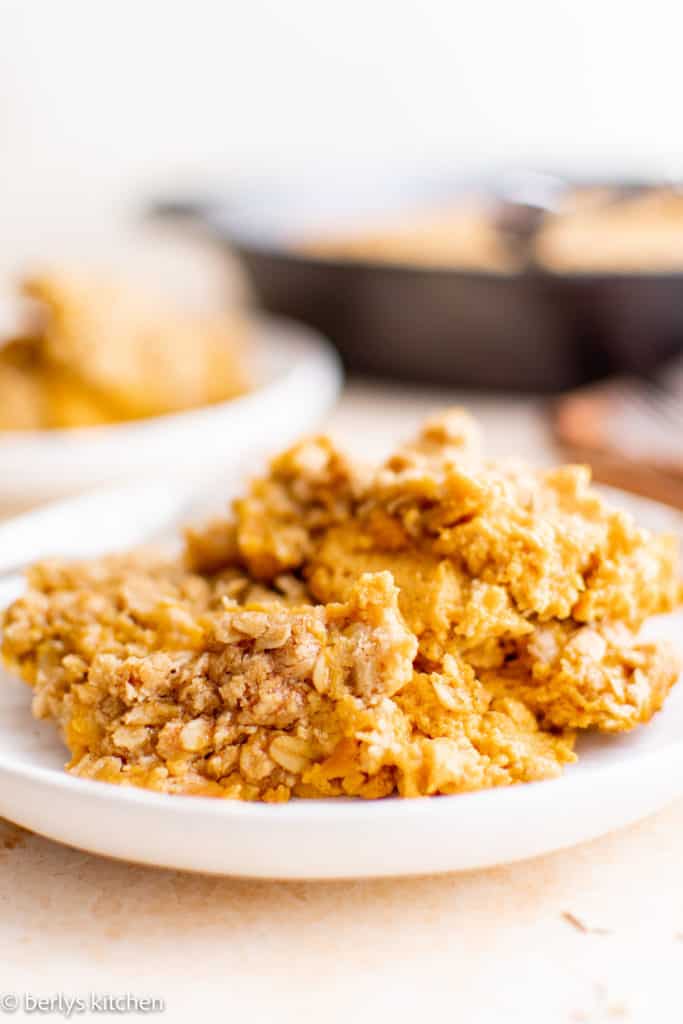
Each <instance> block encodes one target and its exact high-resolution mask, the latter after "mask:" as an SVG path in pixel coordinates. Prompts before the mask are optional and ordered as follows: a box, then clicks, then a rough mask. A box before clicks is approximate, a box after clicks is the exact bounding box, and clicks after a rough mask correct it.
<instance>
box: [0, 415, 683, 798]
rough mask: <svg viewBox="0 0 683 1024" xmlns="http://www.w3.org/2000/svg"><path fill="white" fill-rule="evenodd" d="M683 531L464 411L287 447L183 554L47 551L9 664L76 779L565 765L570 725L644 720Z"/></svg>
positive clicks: (165, 786) (395, 773)
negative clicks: (373, 444)
mask: <svg viewBox="0 0 683 1024" xmlns="http://www.w3.org/2000/svg"><path fill="white" fill-rule="evenodd" d="M679 597H680V584H679V576H678V552H677V542H676V540H675V538H674V537H673V536H668V535H655V534H652V533H650V532H648V531H647V530H643V529H639V528H638V527H637V526H636V525H635V524H634V523H633V522H632V521H631V519H630V518H629V516H628V515H626V514H625V513H622V512H620V511H617V510H614V509H612V508H611V507H610V506H609V505H607V504H606V503H605V501H604V500H603V499H602V498H601V497H600V496H599V495H598V494H597V493H596V492H595V491H593V490H592V489H591V487H590V481H589V473H588V470H587V469H585V468H584V467H581V466H563V467H560V468H555V469H532V468H529V467H527V466H525V465H522V464H518V463H516V462H515V463H512V462H502V461H494V460H489V459H486V458H484V457H483V456H482V455H481V453H480V451H479V441H478V436H477V430H476V427H475V425H474V424H473V423H472V421H471V420H470V419H469V418H468V417H467V416H466V415H465V414H464V413H462V412H460V411H458V410H453V411H450V412H448V413H446V414H443V415H441V416H439V417H436V418H434V419H432V420H430V421H428V422H427V423H426V424H425V425H424V427H423V428H422V430H421V432H420V433H419V435H418V436H417V438H416V439H415V440H413V441H412V442H409V443H407V444H405V445H404V446H403V447H401V448H399V449H398V450H397V451H396V452H395V453H394V454H393V455H392V456H391V457H390V458H389V459H387V460H386V461H385V462H384V463H383V464H382V465H380V466H379V467H377V468H375V469H368V468H365V467H361V466H356V465H355V464H353V463H352V462H350V461H349V460H348V459H347V458H346V457H345V456H344V455H343V454H342V453H341V452H340V451H338V450H337V448H336V447H335V446H334V445H333V444H332V442H330V441H329V440H328V439H326V438H314V439H310V440H305V441H302V442H300V443H299V444H297V445H295V446H294V447H293V448H292V449H290V450H289V451H287V452H285V453H284V454H282V455H280V456H279V457H278V458H276V459H275V460H274V461H273V463H272V465H271V467H270V471H269V473H268V474H267V475H266V476H265V477H263V478H261V479H257V480H256V481H254V482H253V483H252V484H251V486H250V487H249V488H248V490H247V492H246V494H245V496H244V497H243V498H241V499H239V500H237V501H236V502H235V503H234V506H233V509H232V512H231V514H230V515H228V516H226V517H225V518H222V519H218V520H215V521H213V522H211V523H209V524H208V525H206V526H205V527H203V528H200V529H192V530H190V531H188V533H187V535H186V539H185V543H184V548H183V551H182V554H181V555H180V556H177V557H173V556H170V555H169V556H163V555H159V554H155V553H152V552H149V551H137V552H133V553H131V554H130V555H125V556H111V557H106V558H101V559H99V560H95V561H88V562H71V563H65V562H57V561H52V562H44V563H42V564H39V565H37V566H35V567H34V568H33V569H31V571H30V573H29V578H28V589H27V591H26V593H25V594H24V595H23V596H21V597H20V598H19V599H18V600H16V601H15V602H14V604H12V606H11V607H10V608H9V609H8V610H7V612H6V613H5V616H4V638H3V653H4V657H5V659H6V662H7V664H8V666H9V667H10V668H11V669H13V670H14V671H16V672H17V673H18V674H20V675H21V676H22V677H23V679H25V680H26V682H28V683H29V684H30V686H31V687H32V688H33V691H34V696H33V712H34V714H35V715H36V716H37V717H39V718H51V719H53V720H54V721H55V722H56V723H57V725H58V727H59V729H60V730H61V733H62V735H63V737H64V740H65V742H66V744H67V746H68V748H69V751H70V753H71V759H70V761H69V764H68V766H67V768H68V771H70V772H71V773H73V774H74V775H78V776H80V777H83V778H89V779H99V780H103V781H107V782H114V783H120V784H124V785H135V786H143V787H147V788H149V789H153V790H157V791H161V792H166V793H184V794H200V795H206V796H216V797H230V798H238V799H245V800H265V801H272V802H276V801H284V800H287V799H289V798H290V797H332V796H360V797H366V798H375V797H384V796H389V795H390V794H399V795H401V796H404V797H412V796H422V795H432V794H455V793H462V792H466V791H471V790H477V789H482V788H486V787H491V786H505V785H510V784H512V783H516V782H527V781H534V780H540V779H549V778H554V777H556V776H558V775H559V774H561V772H562V770H563V768H564V766H565V765H567V764H568V763H570V762H572V761H573V760H575V758H576V754H575V753H574V749H573V748H574V741H575V737H576V734H577V731H579V730H583V729H597V730H601V731H604V732H608V733H615V732H621V731H624V730H629V729H632V728H634V727H636V726H640V725H643V724H644V723H647V722H648V721H649V719H650V718H651V717H652V716H653V715H654V714H655V713H656V712H657V711H658V710H659V709H660V708H661V707H662V705H663V704H664V701H665V700H666V697H667V694H668V693H669V691H670V689H671V687H672V686H673V684H674V683H675V681H676V679H677V677H678V666H677V664H676V659H675V657H674V655H673V654H672V652H671V651H670V650H669V648H668V647H667V646H666V645H665V644H662V643H651V642H644V641H641V640H640V639H639V638H638V629H639V627H640V625H641V624H642V623H643V622H644V621H645V620H646V619H647V618H648V617H649V616H651V615H654V614H657V613H660V612H667V611H670V610H671V609H672V608H673V607H674V606H675V605H676V604H677V603H678V601H679Z"/></svg>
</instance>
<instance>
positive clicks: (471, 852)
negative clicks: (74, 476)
mask: <svg viewBox="0 0 683 1024" xmlns="http://www.w3.org/2000/svg"><path fill="white" fill-rule="evenodd" d="M616 497H617V499H618V500H619V502H620V503H621V504H622V505H624V506H628V507H631V508H632V509H633V511H634V512H635V513H636V514H637V515H638V517H639V519H640V521H641V522H642V523H643V524H645V525H651V526H653V527H655V528H657V529H661V528H662V527H669V528H674V529H677V530H680V525H681V521H682V520H681V517H680V516H679V515H678V514H677V513H674V512H673V511H671V510H669V509H666V508H665V507H664V506H661V505H656V504H654V503H651V502H647V501H643V500H641V499H634V498H632V497H629V496H627V495H622V494H618V495H616ZM92 500H94V499H92ZM101 500H104V499H101ZM119 500H120V501H121V502H122V507H123V506H125V503H126V494H125V493H121V494H120V495H119ZM92 512H93V509H92V508H90V509H89V518H90V517H91V516H92ZM46 517H47V518H46ZM82 517H83V504H82V499H81V500H78V501H71V502H63V503H61V504H59V505H54V506H52V507H51V508H49V509H48V510H42V511H41V518H39V519H24V520H23V522H21V523H20V524H19V525H18V526H16V525H15V524H14V523H9V524H6V525H5V526H4V527H3V528H2V529H3V532H4V536H5V540H7V539H11V533H12V530H13V529H16V530H18V532H20V533H21V537H20V540H21V544H22V545H24V547H26V545H27V544H28V542H29V540H30V536H29V535H30V533H31V530H33V532H34V535H35V544H36V546H37V547H41V546H43V544H44V536H45V530H46V529H49V530H50V531H51V535H52V536H53V537H55V538H59V537H60V536H63V535H65V536H67V537H71V536H73V532H74V520H75V521H76V522H78V521H80V519H81V518H82ZM122 519H124V520H125V516H122ZM110 525H111V524H110ZM123 529H124V532H125V530H126V529H129V527H123ZM89 532H90V534H92V529H91V530H90V531H89ZM119 539H120V538H118V536H117V535H116V529H115V527H114V529H113V535H112V534H111V532H110V533H109V543H110V544H112V545H115V544H116V543H117V542H118V540H119ZM128 539H129V538H128V534H126V540H128ZM21 587H22V583H21V582H20V581H19V580H16V579H15V580H11V581H9V582H7V581H5V582H4V583H3V584H1V585H0V603H2V604H6V603H7V602H8V601H10V600H11V599H12V598H13V597H14V596H15V595H16V594H17V593H18V592H19V591H20V589H21ZM682 627H683V614H681V613H677V614H676V615H671V616H665V617H662V618H660V619H659V620H657V621H656V622H653V623H652V626H651V628H652V630H654V631H655V632H658V633H659V634H661V635H664V636H668V637H670V638H671V639H672V640H673V641H674V642H676V643H677V644H678V646H679V648H682V649H683V628H682ZM29 696H30V693H29V690H28V688H27V687H25V686H24V685H23V684H21V683H19V682H17V681H16V680H14V679H10V678H9V677H8V676H7V675H6V674H4V675H3V674H2V673H0V814H1V815H3V816H5V817H7V818H9V819H10V820H12V821H14V822H17V823H18V824H19V825H23V826H25V827H26V828H29V829H32V830H34V831H36V832H39V833H41V834H43V835H45V836H49V837H50V838H52V839H56V840H59V841H60V842H64V843H68V844H70V845H72V846H76V847H80V848H82V849H85V850H91V851H93V852H95V853H101V854H106V855H108V856H111V857H120V858H125V859H128V860H134V861H139V862H142V863H146V864H156V865H163V866H167V867H175V868H186V869H190V870H193V871H205V872H213V873H216V874H233V875H246V876H252V877H276V878H351V877H361V876H379V875H403V874H421V873H427V872H436V871H454V870H462V869H466V868H475V867H485V866H488V865H492V864H499V863H503V862H505V861H513V860H519V859H522V858H525V857H532V856H535V855H537V854H541V853H547V852H549V851H551V850H556V849H559V848H561V847H563V846H570V845H572V844H574V843H578V842H581V841H583V840H586V839H590V838H593V837H594V836H598V835H601V834H602V833H605V832H608V831H609V830H611V829H614V828H617V827H618V826H621V825H626V824H628V823H630V822H633V821H636V820H637V819H638V818H641V817H643V816H644V815H647V814H649V813H651V812H653V811H655V810H657V809H659V808H660V807H662V806H663V805H665V804H666V803H667V802H668V801H670V800H672V799H674V798H675V797H677V796H680V795H681V794H683V687H681V688H680V689H676V690H675V691H674V693H673V695H672V697H671V699H670V700H669V702H668V703H667V705H666V707H665V709H664V711H662V712H661V713H660V714H659V715H658V716H657V717H656V718H655V720H654V721H653V722H652V723H651V725H649V726H647V727H645V728H642V729H640V730H636V731H635V732H634V733H631V734H630V735H628V736H622V737H604V736H603V737H600V736H592V737H588V738H585V739H584V740H583V742H581V743H580V745H579V752H580V755H581V756H580V760H579V762H578V764H577V765H575V766H571V767H570V768H569V769H568V770H567V772H566V774H565V776H564V777H563V778H561V779H558V780H555V781H551V782H538V783H533V784H529V785H523V786H515V787H511V788H509V789H497V790H489V791H487V792H481V793H472V794H466V795H463V796H452V797H432V798H427V799H422V800H400V799H387V800H382V801H377V802H362V801H341V800H330V801H325V800H320V801H303V800H302V801H293V802H291V803H289V804H287V805H284V806H269V805H257V804H240V803H233V802H231V801H227V800H226V801H220V800H209V799H206V798H199V797H179V796H164V795H160V794H155V793H146V792H143V791H140V790H133V789H123V788H119V787H117V786H110V785H106V784H104V783H97V782H87V781H83V780H80V779H74V778H71V777H69V776H68V775H66V774H65V773H64V772H63V771H62V765H63V763H64V761H65V750H64V748H63V747H62V745H61V743H60V741H59V740H58V739H57V737H56V734H55V730H54V728H53V726H52V725H50V724H49V723H45V722H36V721H34V720H33V719H32V718H31V715H30V711H29Z"/></svg>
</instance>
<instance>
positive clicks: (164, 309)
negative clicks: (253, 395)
mask: <svg viewBox="0 0 683 1024" xmlns="http://www.w3.org/2000/svg"><path fill="white" fill-rule="evenodd" d="M23 291H24V296H25V297H26V298H27V299H30V300H31V303H32V309H31V315H30V316H29V317H28V318H27V319H28V322H27V323H26V325H25V327H24V329H23V331H22V332H21V334H20V336H19V337H16V338H12V339H10V340H8V341H7V342H6V343H5V344H2V345H0V430H1V429H5V430H12V429H14V430H32V429H40V428H60V427H61V428H64V427H80V426H94V425H97V424H102V423H113V422H117V421H122V420H132V419H140V418H145V417H149V416H159V415H163V414H164V413H172V412H179V411H181V410H184V409H192V408H196V407H198V406H202V405H209V404H212V403H214V402H219V401H223V400H224V399H228V398H233V397H235V396H236V395H239V394H242V393H243V392H244V391H246V390H247V388H248V375H247V372H246V369H245V365H244V358H243V349H244V346H245V338H246V327H245V324H244V323H243V322H242V320H241V318H240V316H239V315H237V314H234V313H233V314H223V315H220V316H211V317H204V316H200V315H198V314H195V313H189V312H181V311H180V310H177V309H174V310H169V308H168V305H167V304H166V303H165V302H163V301H162V300H161V299H159V300H157V299H156V298H153V297H152V296H150V295H149V294H147V293H146V292H138V291H136V290H135V289H133V288H131V287H129V286H127V285H123V284H122V283H120V282H118V281H117V282H114V281H110V280H106V281H105V280H102V279H94V278H91V277H89V276H86V277H83V276H78V275H74V274H67V273H63V272H62V273H60V272H54V273H46V274H44V275H42V276H40V277H35V278H31V279H29V280H27V281H26V282H25V284H24V289H23Z"/></svg>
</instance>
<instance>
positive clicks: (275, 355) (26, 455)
mask: <svg viewBox="0 0 683 1024" xmlns="http://www.w3.org/2000/svg"><path fill="white" fill-rule="evenodd" d="M249 355H250V359H249V362H250V365H251V367H252V373H253V376H254V378H255V384H256V386H255V388H254V390H253V391H252V392H250V393H249V394H247V395H244V396H242V397H241V398H234V399H231V400H230V401H227V402H219V403H217V404H216V405H211V406H205V407H203V408H201V409H193V410H191V411H188V412H182V413H176V414H173V415H169V416H156V417H154V418H152V419H148V420H139V421H134V422H129V423H117V424H111V425H108V426H101V427H81V428H77V429H74V430H16V431H15V430H13V431H0V509H2V508H12V507H14V508H17V509H18V508H19V507H21V506H24V507H26V506H27V505H31V504H35V503H36V502H39V501H47V500H49V499H52V498H57V497H63V496H65V495H67V494H74V493H76V492H79V491H85V490H88V489H91V488H93V487H97V486H100V485H102V484H112V483H116V484H121V483H122V482H124V481H128V480H131V479H141V478H144V479H145V480H147V481H149V480H150V478H153V477H155V476H156V477H166V476H168V473H169V467H173V471H174V473H175V474H176V475H177V476H178V477H183V478H185V479H187V480H194V481H196V482H200V481H202V480H205V479H207V478H208V479H214V478H215V476H216V474H217V473H218V474H222V475H224V476H233V477H234V476H235V475H236V474H239V473H241V472H244V470H245V468H246V467H249V466H250V465H253V462H254V460H255V459H256V458H261V457H263V456H264V455H267V454H270V453H272V452H273V451H274V450H276V449H279V448H281V447H282V446H283V445H285V444H287V443H289V441H291V440H293V439H294V438H295V437H297V436H298V435H299V434H301V433H303V432H305V431H307V430H310V429H312V428H313V427H314V426H315V425H316V423H317V422H318V421H319V420H320V418H321V417H322V416H323V414H324V413H325V412H326V411H327V410H328V409H329V408H330V406H331V405H332V403H333V402H334V400H335V398H336V396H337V393H338V391H339V387H340V385H341V369H340V364H339V359H338V358H337V355H336V353H335V352H334V350H333V349H332V347H331V346H330V345H329V344H328V343H327V342H326V341H325V340H324V339H323V338H322V337H321V336H320V335H319V334H317V333H316V332H315V331H312V330H310V329H309V328H307V327H303V326H302V325H298V324H294V323H289V322H287V321H285V320H277V319H270V318H263V319H257V320H255V322H254V330H253V338H252V339H251V344H250V350H249Z"/></svg>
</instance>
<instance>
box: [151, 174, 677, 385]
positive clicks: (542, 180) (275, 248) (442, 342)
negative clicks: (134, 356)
mask: <svg viewBox="0 0 683 1024" xmlns="http://www.w3.org/2000/svg"><path fill="white" fill-rule="evenodd" d="M514 183H516V184H514ZM520 183H521V184H520ZM601 183H604V182H601ZM567 184H568V183H567V182H566V181H563V180H561V179H558V178H556V177H553V178H547V177H544V176H529V177H528V180H527V181H525V180H524V179H520V176H519V175H518V176H517V177H516V178H514V179H513V186H512V187H511V186H510V178H509V176H508V178H505V177H499V178H498V179H494V180H491V179H489V180H484V179H480V180H479V181H478V182H477V183H476V190H477V191H478V192H479V193H482V192H484V193H488V194H489V195H490V196H492V197H493V198H494V199H496V200H497V201H499V208H500V211H501V213H500V215H501V224H502V226H503V227H504V228H505V229H506V230H510V231H512V232H513V233H515V234H516V236H517V240H518V241H519V243H520V244H522V245H524V244H526V243H527V242H528V240H529V239H530V238H531V237H532V236H533V232H534V230H535V227H536V225H537V223H538V222H539V215H540V214H541V213H542V211H543V209H547V208H548V207H549V206H551V205H552V202H553V199H554V197H555V196H556V193H557V190H558V189H562V188H566V187H567ZM627 187H628V189H629V191H630V190H631V189H632V187H633V186H631V185H629V186H627ZM637 187H643V186H637ZM463 189H469V190H472V182H467V183H464V182H462V181H461V182H456V181H455V180H454V179H452V178H451V179H449V180H447V181H443V180H442V181H440V182H434V181H420V182H415V181H412V182H404V181H401V182H398V183H397V182H393V183H391V184H384V185H380V186H379V187H378V186H377V185H374V184H373V185H372V186H368V187H367V188H366V189H365V190H363V189H358V188H351V187H349V188H347V189H343V188H342V189H340V188H335V189H331V188H330V187H329V186H327V187H323V186H319V185H314V186H310V187H308V186H304V185H300V186H299V187H297V188H287V187H282V186H270V187H255V188H252V189H245V190H244V191H243V192H242V193H240V194H237V195H233V196H232V197H231V199H230V200H228V199H225V200H221V199H218V200H212V201H209V200H201V199H200V200H197V201H194V200H172V201H164V202H160V203H157V204H155V207H154V212H155V213H156V214H161V215H164V216H176V217H177V216H179V215H182V216H183V217H185V218H188V217H189V218H191V219H192V220H194V221H195V222H196V223H198V224H199V225H201V227H202V228H203V229H204V230H205V231H206V232H207V233H208V234H209V236H210V237H212V238H213V239H214V240H215V241H217V242H218V243H219V244H221V245H225V246H226V247H228V248H229V249H230V250H231V251H232V252H233V253H234V252H236V253H237V254H238V256H239V257H240V258H241V260H242V263H243V265H244V267H245V268H246V271H247V274H248V276H249V278H250V281H251V285H252V287H253V291H254V294H255V297H256V299H257V301H258V303H259V304H260V305H261V306H262V307H263V308H265V309H266V310H267V311H269V312H272V313H278V314H282V315H285V316H288V317H292V318H294V319H298V320H302V321H304V322H305V323H308V324H310V325H311V326H313V327H315V328H317V329H318V330H320V331H322V333H323V334H325V335H327V337H328V338H330V339H331V340H332V341H333V342H334V344H335V345H336V346H337V348H338V349H339V352H340V353H341V355H342V358H343V360H344V362H345V364H346V366H347V368H348V369H349V370H351V371H352V372H358V373H363V374H372V375H377V376H383V377H392V378H395V379H403V380H410V381H425V382H431V383H436V384H442V385H455V386H460V387H467V388H479V389H505V390H514V391H526V392H546V393H550V392H558V391H561V390H564V389H568V388H573V387H576V386H578V385H580V384H584V383H586V382H588V381H590V380H595V379H597V378H599V377H602V376H605V375H608V374H612V373H621V372H625V373H636V374H642V373H648V372H649V371H650V370H652V369H653V368H654V367H655V366H656V365H657V364H658V363H660V362H662V361H663V360H665V359H667V358H669V357H670V356H672V355H674V354H675V353H677V352H678V351H680V349H681V348H682V347H683V273H680V274H679V273H666V274H652V273H651V274H647V273H643V274H631V273H629V274H618V273H614V274H594V273H589V274H567V275H563V274H551V273H548V272H545V271H543V270H542V269H540V268H538V267H535V266H534V265H533V263H528V264H527V265H526V266H525V267H524V269H523V270H521V271H519V272H517V273H514V274H510V275H503V274H498V273H491V272H483V271H472V270H462V269H457V268H453V269H451V268H425V267H418V266H415V267H413V266H406V265H400V264H396V265H387V264H384V263H372V262H362V261H357V260H350V261H346V260H340V259H327V258H319V257H311V256H308V255H305V254H299V253H297V252H296V251H294V250H293V249H291V248H290V247H289V246H290V244H291V242H292V241H293V240H294V239H297V238H300V237H302V236H303V234H304V233H305V232H307V231H310V230H311V229H315V230H316V231H317V232H318V233H320V232H321V231H322V230H324V229H325V228H329V227H330V225H335V224H338V223H340V222H342V221H343V219H344V217H345V216H346V215H347V214H349V213H352V214H353V215H354V219H355V221H358V220H359V217H360V216H361V215H362V214H363V213H366V212H367V213H368V214H374V215H376V214H377V213H378V212H386V211H387V210H388V209H398V208H400V207H401V206H404V207H406V208H410V207H411V206H412V207H414V206H415V205H416V202H417V201H419V202H420V203H422V204H424V205H427V204H436V203H438V202H442V201H447V200H448V199H451V200H452V199H453V198H454V197H456V196H457V195H458V194H462V191H463Z"/></svg>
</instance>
